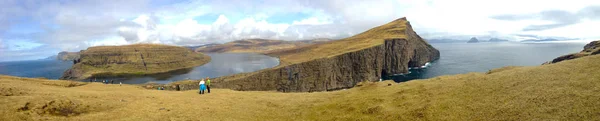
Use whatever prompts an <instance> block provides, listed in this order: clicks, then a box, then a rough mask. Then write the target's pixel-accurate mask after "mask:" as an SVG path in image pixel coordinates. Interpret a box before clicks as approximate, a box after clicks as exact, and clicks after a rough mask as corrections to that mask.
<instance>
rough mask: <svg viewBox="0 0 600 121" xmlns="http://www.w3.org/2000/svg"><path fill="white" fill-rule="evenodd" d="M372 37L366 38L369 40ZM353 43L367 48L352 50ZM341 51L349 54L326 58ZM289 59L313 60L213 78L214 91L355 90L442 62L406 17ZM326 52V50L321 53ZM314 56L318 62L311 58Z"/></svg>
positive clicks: (316, 46)
mask: <svg viewBox="0 0 600 121" xmlns="http://www.w3.org/2000/svg"><path fill="white" fill-rule="evenodd" d="M367 35H368V36H367ZM349 43H352V44H361V45H360V46H361V47H362V46H363V45H364V46H367V47H364V48H360V49H354V48H351V47H354V46H353V45H349ZM333 46H335V47H338V48H336V49H337V50H331V51H334V52H338V51H339V50H344V49H348V48H350V49H348V50H351V51H349V52H343V53H332V52H329V53H331V54H327V55H325V56H324V55H323V54H321V53H319V52H320V51H327V50H328V49H331V48H333ZM301 51H302V52H298V53H295V54H292V55H290V56H294V57H297V56H300V57H306V58H311V60H308V61H303V62H296V61H292V60H289V59H288V58H291V57H288V56H281V57H283V58H282V60H283V61H286V60H287V62H290V64H283V65H280V66H277V67H274V68H270V69H264V70H261V71H258V72H252V73H244V74H237V75H232V76H225V77H220V78H216V79H213V80H214V81H213V87H216V88H230V89H234V90H277V91H281V92H311V91H328V90H338V89H345V88H351V87H353V86H355V85H356V84H357V83H359V82H362V81H376V80H379V79H380V78H381V77H382V76H385V75H391V74H400V73H407V72H408V68H410V67H418V66H422V65H424V64H426V63H428V62H431V61H434V60H436V59H438V58H439V55H440V53H439V51H438V50H437V49H435V48H433V47H432V46H431V45H429V44H428V43H427V42H425V41H424V40H423V39H422V38H421V37H420V36H419V35H417V34H416V33H415V32H414V31H413V29H412V27H411V25H410V23H409V22H408V21H407V20H406V18H401V19H398V20H395V21H393V22H391V23H388V24H386V25H382V26H379V27H376V28H373V29H371V30H369V31H367V32H364V33H361V34H359V35H355V36H353V37H350V38H346V39H342V40H338V41H333V42H329V43H325V44H319V45H314V47H310V48H309V49H303V50H301ZM323 53H327V52H323ZM313 58H314V59H313Z"/></svg>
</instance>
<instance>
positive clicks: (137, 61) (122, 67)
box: [61, 44, 210, 80]
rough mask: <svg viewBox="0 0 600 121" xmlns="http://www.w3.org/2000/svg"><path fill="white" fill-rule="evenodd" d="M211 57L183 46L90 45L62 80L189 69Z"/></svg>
mask: <svg viewBox="0 0 600 121" xmlns="http://www.w3.org/2000/svg"><path fill="white" fill-rule="evenodd" d="M209 60H210V57H208V56H206V55H204V54H202V53H196V52H192V51H191V50H189V49H187V48H184V47H177V46H167V45H155V44H136V45H126V46H99V47H90V48H88V49H87V50H84V51H82V52H81V58H80V59H79V60H76V61H75V62H77V63H76V64H75V65H73V67H72V68H71V69H69V70H67V71H65V73H64V74H63V76H62V77H61V79H75V80H79V79H85V78H89V77H105V76H126V75H145V74H154V73H162V72H168V71H173V70H177V69H184V68H190V67H194V66H199V65H202V64H205V63H207V62H208V61H209Z"/></svg>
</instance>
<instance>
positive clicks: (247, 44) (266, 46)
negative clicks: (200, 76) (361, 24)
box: [194, 39, 331, 53]
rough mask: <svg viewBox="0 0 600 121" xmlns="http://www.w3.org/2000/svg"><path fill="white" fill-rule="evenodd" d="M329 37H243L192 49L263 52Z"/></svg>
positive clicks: (310, 43)
mask: <svg viewBox="0 0 600 121" xmlns="http://www.w3.org/2000/svg"><path fill="white" fill-rule="evenodd" d="M328 41H331V39H313V40H298V41H284V40H268V39H243V40H236V41H232V42H227V43H224V44H209V45H203V46H198V47H197V48H195V49H194V50H195V51H196V52H203V53H225V52H234V53H264V52H267V51H272V50H279V49H288V48H295V47H300V46H307V45H312V44H318V43H324V42H328Z"/></svg>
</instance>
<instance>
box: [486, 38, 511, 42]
mask: <svg viewBox="0 0 600 121" xmlns="http://www.w3.org/2000/svg"><path fill="white" fill-rule="evenodd" d="M488 42H508V40H506V39H499V38H490V40H488Z"/></svg>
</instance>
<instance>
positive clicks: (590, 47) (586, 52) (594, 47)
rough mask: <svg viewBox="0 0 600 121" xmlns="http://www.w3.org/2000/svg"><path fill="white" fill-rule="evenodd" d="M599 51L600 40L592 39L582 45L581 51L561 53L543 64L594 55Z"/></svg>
mask: <svg viewBox="0 0 600 121" xmlns="http://www.w3.org/2000/svg"><path fill="white" fill-rule="evenodd" d="M599 53H600V40H597V41H593V42H590V43H588V44H586V45H585V46H584V47H583V50H582V51H581V52H578V53H573V54H568V55H563V56H560V57H557V58H555V59H553V60H552V61H549V62H546V63H544V64H552V63H558V62H561V61H565V60H571V59H575V58H580V57H585V56H590V55H596V54H599Z"/></svg>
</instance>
